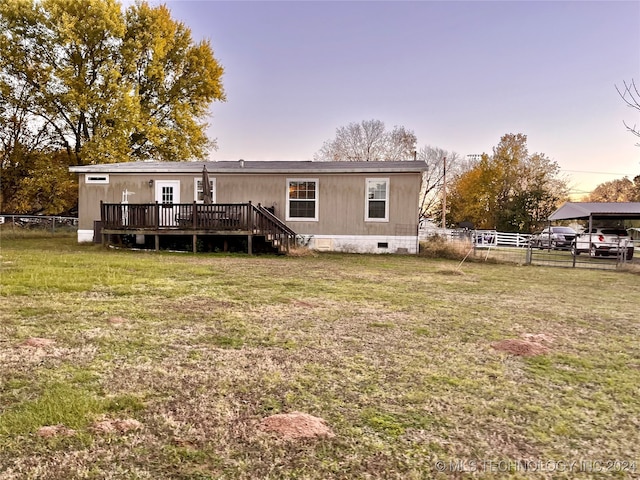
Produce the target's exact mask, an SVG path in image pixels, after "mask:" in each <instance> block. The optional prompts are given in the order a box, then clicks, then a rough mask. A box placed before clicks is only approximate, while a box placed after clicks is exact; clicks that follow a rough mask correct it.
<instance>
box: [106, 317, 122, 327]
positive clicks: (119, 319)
mask: <svg viewBox="0 0 640 480" xmlns="http://www.w3.org/2000/svg"><path fill="white" fill-rule="evenodd" d="M125 322H126V320H125V319H124V318H122V317H118V316H113V317H109V318H108V319H107V323H108V324H109V325H122V324H123V323H125Z"/></svg>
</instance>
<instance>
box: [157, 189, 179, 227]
mask: <svg viewBox="0 0 640 480" xmlns="http://www.w3.org/2000/svg"><path fill="white" fill-rule="evenodd" d="M155 184H156V202H158V203H159V204H160V212H159V215H160V219H159V220H160V226H161V227H173V226H175V225H176V214H177V213H178V207H177V206H174V204H176V203H180V181H179V180H158V181H156V183H155Z"/></svg>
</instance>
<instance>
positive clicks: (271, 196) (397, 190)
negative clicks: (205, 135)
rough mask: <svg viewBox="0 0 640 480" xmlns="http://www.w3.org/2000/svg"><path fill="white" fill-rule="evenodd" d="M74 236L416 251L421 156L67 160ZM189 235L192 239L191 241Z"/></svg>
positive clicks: (145, 242) (156, 244) (148, 242)
mask: <svg viewBox="0 0 640 480" xmlns="http://www.w3.org/2000/svg"><path fill="white" fill-rule="evenodd" d="M70 170H71V171H72V172H75V173H77V174H78V176H79V201H78V216H79V219H78V220H79V222H78V223H79V225H78V241H79V242H89V241H96V242H97V241H100V242H102V243H123V242H124V243H127V244H132V245H139V246H146V247H147V248H155V249H160V248H162V247H163V245H167V244H171V243H172V242H173V243H175V242H176V240H177V239H178V238H181V239H184V238H187V239H188V244H189V245H190V248H192V249H193V251H194V252H195V251H199V250H200V249H201V248H202V246H203V245H205V246H206V245H213V246H215V248H216V249H218V248H220V249H224V250H226V249H227V248H228V247H229V246H230V245H234V242H236V243H235V244H236V245H237V242H238V241H241V244H242V245H244V250H245V251H248V253H252V252H253V251H254V250H255V249H256V246H258V245H260V246H261V247H264V246H267V247H271V248H273V249H274V250H275V251H279V252H286V251H287V249H288V248H289V247H290V246H292V245H293V244H294V243H296V242H297V243H302V244H304V245H307V246H308V247H309V248H312V249H316V250H324V251H347V252H359V253H365V252H370V253H417V252H418V209H419V196H420V188H421V181H422V173H423V172H424V171H425V170H426V164H425V163H424V162H418V161H406V162H312V161H304V162H269V161H258V162H255V161H254V162H252V161H244V160H240V161H237V162H226V161H224V162H223V161H220V162H127V163H115V164H101V165H86V166H76V167H71V168H70ZM189 242H190V243H189Z"/></svg>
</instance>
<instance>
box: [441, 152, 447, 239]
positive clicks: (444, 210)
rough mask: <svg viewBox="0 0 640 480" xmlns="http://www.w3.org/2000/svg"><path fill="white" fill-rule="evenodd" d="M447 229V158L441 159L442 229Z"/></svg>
mask: <svg viewBox="0 0 640 480" xmlns="http://www.w3.org/2000/svg"><path fill="white" fill-rule="evenodd" d="M446 228H447V157H443V158H442V229H443V230H444V229H446Z"/></svg>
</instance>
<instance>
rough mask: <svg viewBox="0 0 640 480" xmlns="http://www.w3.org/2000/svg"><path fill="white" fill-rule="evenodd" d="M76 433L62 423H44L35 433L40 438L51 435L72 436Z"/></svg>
mask: <svg viewBox="0 0 640 480" xmlns="http://www.w3.org/2000/svg"><path fill="white" fill-rule="evenodd" d="M75 434H76V431H75V430H73V429H71V428H67V427H65V426H64V425H62V424H60V425H46V426H44V427H41V428H39V429H38V431H37V432H36V435H38V436H39V437H42V438H51V437H72V436H73V435H75Z"/></svg>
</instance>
